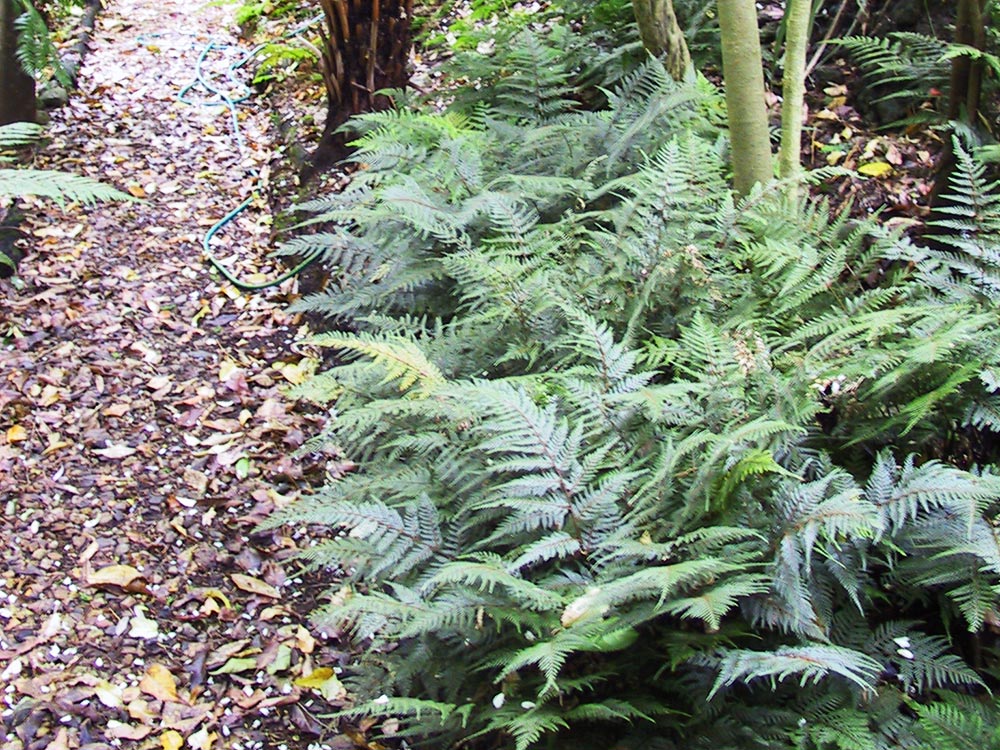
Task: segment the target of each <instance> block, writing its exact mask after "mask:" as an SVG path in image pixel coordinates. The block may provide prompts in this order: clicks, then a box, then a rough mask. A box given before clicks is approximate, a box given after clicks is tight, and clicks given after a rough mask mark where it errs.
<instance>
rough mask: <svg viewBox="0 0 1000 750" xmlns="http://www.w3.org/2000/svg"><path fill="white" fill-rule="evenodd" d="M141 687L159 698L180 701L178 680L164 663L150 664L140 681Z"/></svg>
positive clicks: (145, 691) (143, 690)
mask: <svg viewBox="0 0 1000 750" xmlns="http://www.w3.org/2000/svg"><path fill="white" fill-rule="evenodd" d="M139 689H140V690H141V691H142V692H144V693H149V695H151V696H153V697H154V698H156V699H157V700H161V701H173V702H175V703H178V702H180V699H179V698H178V697H177V682H176V680H174V676H173V675H172V674H170V670H169V669H167V668H166V667H165V666H163V665H162V664H150V665H149V667H148V668H147V669H146V674H144V675H143V676H142V679H141V680H140V681H139Z"/></svg>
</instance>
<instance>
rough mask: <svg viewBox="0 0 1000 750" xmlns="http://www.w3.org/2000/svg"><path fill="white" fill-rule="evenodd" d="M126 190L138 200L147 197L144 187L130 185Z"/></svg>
mask: <svg viewBox="0 0 1000 750" xmlns="http://www.w3.org/2000/svg"><path fill="white" fill-rule="evenodd" d="M126 190H128V191H129V192H130V193H131V194H132V195H133V196H134V197H136V198H145V197H146V191H145V190H143V189H142V185H129V186H128V187H127V188H126Z"/></svg>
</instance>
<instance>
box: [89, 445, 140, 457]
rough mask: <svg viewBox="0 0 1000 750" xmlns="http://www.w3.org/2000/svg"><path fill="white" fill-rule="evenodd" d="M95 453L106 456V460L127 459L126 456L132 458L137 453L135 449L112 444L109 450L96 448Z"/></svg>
mask: <svg viewBox="0 0 1000 750" xmlns="http://www.w3.org/2000/svg"><path fill="white" fill-rule="evenodd" d="M94 453H96V454H97V455H98V456H104V458H115V459H117V458H125V457H126V456H131V455H132V454H133V453H135V448H129V447H128V446H127V445H115V444H114V443H112V444H111V445H109V446H108V447H107V448H95V449H94Z"/></svg>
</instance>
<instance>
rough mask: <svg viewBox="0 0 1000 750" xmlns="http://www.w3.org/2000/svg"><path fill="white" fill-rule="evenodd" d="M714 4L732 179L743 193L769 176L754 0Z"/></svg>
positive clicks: (770, 169)
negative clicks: (724, 86)
mask: <svg viewBox="0 0 1000 750" xmlns="http://www.w3.org/2000/svg"><path fill="white" fill-rule="evenodd" d="M718 7H719V28H720V31H721V32H722V74H723V78H724V79H725V84H726V109H727V110H728V113H729V140H730V143H731V149H732V155H733V183H734V187H735V189H736V193H737V194H738V195H741V196H743V195H747V194H748V193H749V192H750V190H751V188H753V186H754V185H756V184H757V183H758V182H767V181H768V180H770V179H771V178H772V177H773V171H772V169H773V168H772V165H771V138H770V134H769V132H768V124H767V104H766V102H765V97H764V69H763V67H762V65H761V56H760V31H759V30H758V27H757V6H756V4H755V3H754V0H719V6H718Z"/></svg>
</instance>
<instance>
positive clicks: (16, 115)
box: [0, 0, 35, 125]
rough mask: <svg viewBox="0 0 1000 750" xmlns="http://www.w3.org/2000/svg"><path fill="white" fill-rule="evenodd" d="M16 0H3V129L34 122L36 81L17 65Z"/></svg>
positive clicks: (0, 36) (0, 103) (0, 5)
mask: <svg viewBox="0 0 1000 750" xmlns="http://www.w3.org/2000/svg"><path fill="white" fill-rule="evenodd" d="M17 15H18V13H17V11H16V9H15V8H14V3H13V0H0V125H8V124H10V123H12V122H34V120H35V79H34V78H32V77H31V76H29V75H28V74H27V73H25V72H24V71H23V70H22V69H21V65H20V63H19V62H18V61H17V57H16V52H17V29H15V28H14V19H15V18H17Z"/></svg>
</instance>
